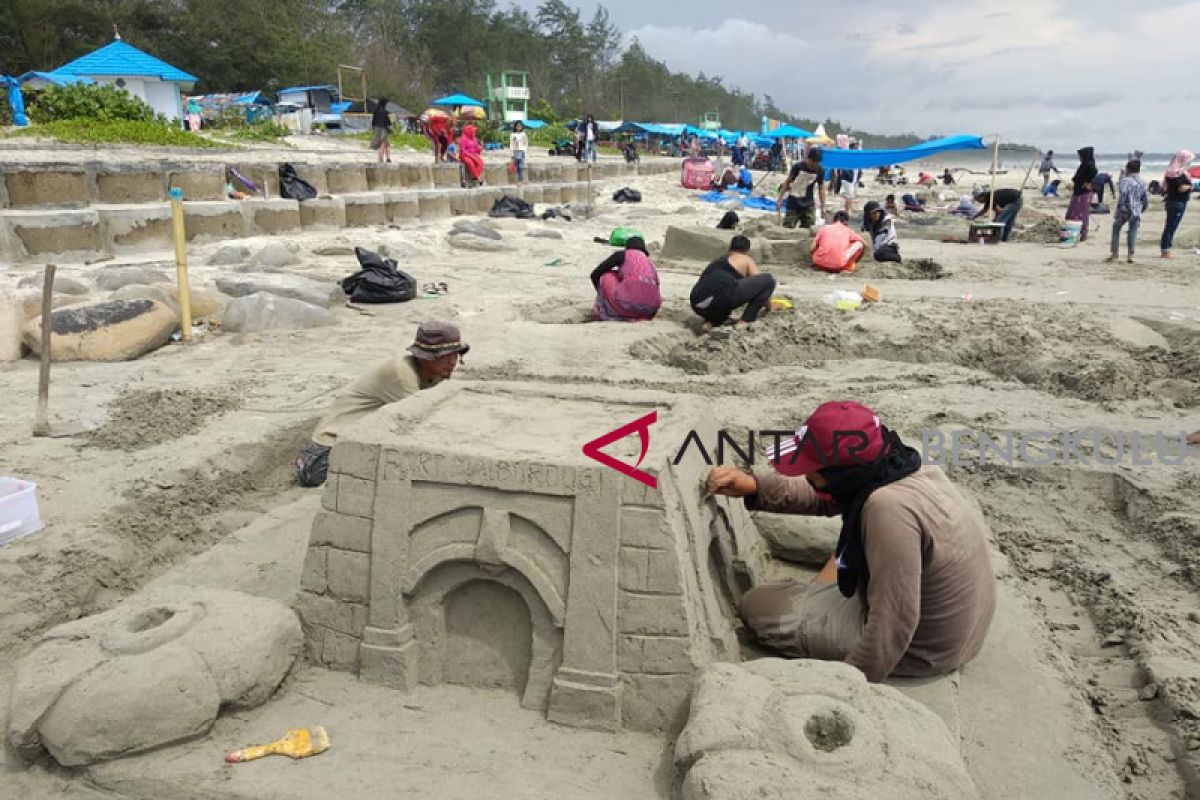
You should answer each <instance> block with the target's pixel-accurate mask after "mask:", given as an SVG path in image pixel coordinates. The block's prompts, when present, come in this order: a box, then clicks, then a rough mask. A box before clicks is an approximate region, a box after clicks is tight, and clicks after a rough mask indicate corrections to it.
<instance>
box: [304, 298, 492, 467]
mask: <svg viewBox="0 0 1200 800" xmlns="http://www.w3.org/2000/svg"><path fill="white" fill-rule="evenodd" d="M470 349H471V347H470V345H467V344H463V341H462V336H461V335H460V334H459V332H458V326H456V325H453V324H451V323H449V322H439V321H437V320H433V321H429V322H422V323H421V325H420V326H419V327H418V328H417V338H416V341H415V342H413V344H412V347H410V348H408V355H398V356H393V357H391V358H389V359H387V360H386V361H382V362H380V363H379V364H376V365H375V366H374V367H373V368H372V369H371V370H370V371H369V372H367V373H366V374H365V375H361V376H359V377H358V378H356V379H355V380H354V381H353V382H351V383H350V384H349V385H348V386H346V388H344V389H342V391H341V392H339V393H338V396H337V397H335V398H334V400H333V404H332V405H330V407H329V411H328V412H327V413H326V414H325V416H324V418H323V419H322V420H321V421H320V422H319V423H318V424H317V430H316V432H315V433H313V440H312V441H311V442H309V443H308V444H306V445H305V446H304V448H303V449H302V450H301V451H300V456H299V458H297V459H296V482H297V483H299V484H300V485H301V486H320V485H321V484H323V483H325V478H326V476H327V475H328V474H329V451H330V450H332V449H333V445H334V444H335V443H336V442H337V437H338V434H339V433H341V432H342V431H344V430H345V429H346V428H348V427H350V426H351V425H353V424H354V423H355V422H358V421H359V420H360V419H362V418H363V417H365V416H367V415H368V414H370V413H372V412H373V411H376V410H377V409H380V408H383V407H384V406H385V405H387V404H388V403H395V402H396V401H398V400H403V399H404V398H406V397H408V396H409V395H410V394H414V393H415V392H417V391H420V390H421V389H428V388H429V387H431V386H436V385H437V384H439V383H441V382H442V381H444V380H446V379H447V378H449V377H450V376H451V375H453V374H454V369H455V367H457V366H458V357H459V356H460V355H466V353H467V351H468V350H470Z"/></svg>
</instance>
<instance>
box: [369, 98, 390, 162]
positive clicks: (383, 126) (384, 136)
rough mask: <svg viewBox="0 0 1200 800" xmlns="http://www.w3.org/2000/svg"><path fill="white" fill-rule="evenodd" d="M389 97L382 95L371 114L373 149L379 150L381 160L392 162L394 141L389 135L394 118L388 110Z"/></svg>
mask: <svg viewBox="0 0 1200 800" xmlns="http://www.w3.org/2000/svg"><path fill="white" fill-rule="evenodd" d="M387 104H388V99H387V98H386V97H381V98H379V100H378V101H377V102H376V103H375V111H374V112H373V113H372V114H371V132H372V136H371V149H372V150H378V151H379V161H380V162H387V163H389V164H390V163H391V161H392V142H391V139H389V138H388V137H389V136H390V135H391V133H392V118H391V115H389V114H388V110H387Z"/></svg>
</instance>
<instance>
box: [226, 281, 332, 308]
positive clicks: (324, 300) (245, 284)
mask: <svg viewBox="0 0 1200 800" xmlns="http://www.w3.org/2000/svg"><path fill="white" fill-rule="evenodd" d="M216 284H217V290H218V291H220V292H222V293H224V294H227V295H229V296H230V297H247V296H249V295H252V294H258V293H260V292H263V293H266V294H273V295H277V296H279V297H287V298H290V299H292V300H299V301H300V302H302V303H308V304H310V305H314V306H322V307H326V306H340V305H342V304H343V303H345V302H346V294H345V292H343V291H342V287H341V286H338V285H337V284H336V283H333V282H332V281H331V282H329V283H323V282H321V281H314V280H309V279H308V278H301V277H297V276H295V275H270V276H268V275H262V276H239V277H236V278H235V277H228V278H217V281H216Z"/></svg>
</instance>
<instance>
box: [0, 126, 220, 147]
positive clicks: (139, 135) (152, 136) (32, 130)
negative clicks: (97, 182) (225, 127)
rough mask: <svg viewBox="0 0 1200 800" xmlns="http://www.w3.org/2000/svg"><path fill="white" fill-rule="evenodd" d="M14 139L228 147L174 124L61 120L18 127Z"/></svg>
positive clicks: (75, 142)
mask: <svg viewBox="0 0 1200 800" xmlns="http://www.w3.org/2000/svg"><path fill="white" fill-rule="evenodd" d="M10 135H12V136H49V137H52V138H55V139H58V140H59V141H62V142H70V143H72V144H141V145H159V146H164V147H226V146H227V145H223V144H221V143H219V142H214V141H213V140H212V139H206V138H205V137H203V136H197V135H196V134H194V133H189V132H188V131H184V130H181V129H180V128H179V127H177V126H176V125H173V124H165V123H162V122H153V121H152V122H144V121H140V120H128V119H115V120H104V121H97V120H90V119H62V120H56V121H54V122H46V123H43V124H41V125H31V126H30V127H28V128H19V129H17V130H15V131H13V132H12V134H10Z"/></svg>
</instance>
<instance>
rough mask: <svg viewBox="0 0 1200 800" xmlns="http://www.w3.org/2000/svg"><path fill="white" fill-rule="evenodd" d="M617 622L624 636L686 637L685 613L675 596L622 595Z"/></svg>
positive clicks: (620, 595) (632, 593)
mask: <svg viewBox="0 0 1200 800" xmlns="http://www.w3.org/2000/svg"><path fill="white" fill-rule="evenodd" d="M617 618H618V619H619V620H620V631H621V633H626V634H639V635H642V636H646V635H658V636H687V633H688V626H687V612H686V611H685V610H684V608H683V603H682V602H681V601H680V599H679V598H678V597H676V596H671V595H657V594H639V593H635V592H628V591H622V592H620V593H619V595H618V605H617Z"/></svg>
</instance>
